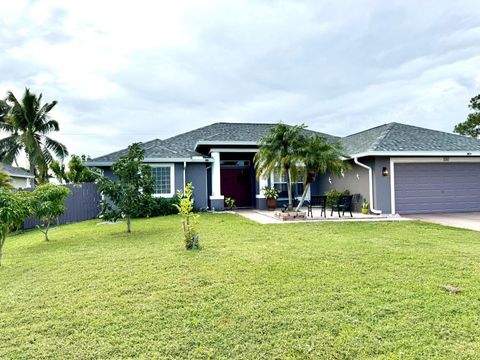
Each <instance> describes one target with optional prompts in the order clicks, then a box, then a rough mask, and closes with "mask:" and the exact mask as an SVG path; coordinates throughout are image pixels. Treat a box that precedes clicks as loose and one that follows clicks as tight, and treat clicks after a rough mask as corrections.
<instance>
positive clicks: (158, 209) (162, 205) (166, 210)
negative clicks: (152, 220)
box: [150, 197, 178, 216]
mask: <svg viewBox="0 0 480 360" xmlns="http://www.w3.org/2000/svg"><path fill="white" fill-rule="evenodd" d="M175 205H178V198H176V197H174V198H173V199H166V198H162V197H158V198H155V199H153V205H152V213H151V215H150V216H167V215H174V214H178V210H177V208H176V207H175Z"/></svg>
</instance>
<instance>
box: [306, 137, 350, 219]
mask: <svg viewBox="0 0 480 360" xmlns="http://www.w3.org/2000/svg"><path fill="white" fill-rule="evenodd" d="M298 154H299V155H298V162H299V163H300V164H301V165H302V166H301V168H300V171H301V172H302V173H303V179H304V183H303V185H304V187H303V194H302V199H301V200H300V202H299V204H298V206H297V208H296V211H299V210H300V207H301V206H302V205H303V202H304V201H305V196H306V195H307V193H308V189H309V188H310V184H311V183H313V182H314V181H315V179H316V177H317V175H318V174H325V173H327V172H328V173H331V174H334V175H340V174H342V173H343V172H344V171H347V170H349V169H350V164H349V163H348V162H346V161H344V160H342V158H345V157H346V155H345V153H344V152H343V148H342V146H341V145H340V144H339V143H333V144H329V143H328V142H326V141H325V139H324V138H323V137H321V136H318V135H314V136H309V137H306V138H305V140H304V143H303V146H302V148H301V149H299V151H298Z"/></svg>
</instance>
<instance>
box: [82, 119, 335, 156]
mask: <svg viewBox="0 0 480 360" xmlns="http://www.w3.org/2000/svg"><path fill="white" fill-rule="evenodd" d="M276 125H277V124H254V123H224V122H220V123H215V124H212V125H208V126H204V127H201V128H198V129H195V130H192V131H188V132H186V133H183V134H179V135H176V136H173V137H171V138H168V139H165V140H159V139H155V140H152V141H149V142H145V143H143V144H141V148H142V149H143V150H145V158H162V159H175V158H177V159H178V158H191V157H192V156H205V155H203V154H201V153H199V152H197V151H195V145H196V144H197V143H198V142H203V141H205V142H209V141H211V142H215V141H218V142H257V141H258V140H259V139H260V138H261V137H263V136H265V135H267V134H268V131H269V130H270V129H271V128H272V127H274V126H276ZM305 132H306V133H307V134H317V135H321V136H323V137H325V138H326V139H327V140H328V141H338V140H339V139H340V138H338V137H335V136H331V135H328V134H323V133H319V132H316V131H312V130H305ZM126 153H127V149H122V150H120V151H116V152H114V153H111V154H108V155H104V156H100V157H97V158H95V159H92V160H90V161H89V162H113V161H116V160H117V159H118V158H119V157H120V156H123V155H126Z"/></svg>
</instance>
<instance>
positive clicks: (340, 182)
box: [87, 123, 480, 214]
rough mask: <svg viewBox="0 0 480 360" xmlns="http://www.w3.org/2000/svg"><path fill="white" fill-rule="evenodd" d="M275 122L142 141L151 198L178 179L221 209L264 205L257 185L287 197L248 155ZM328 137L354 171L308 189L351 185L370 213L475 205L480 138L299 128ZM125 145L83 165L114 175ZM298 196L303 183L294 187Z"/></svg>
mask: <svg viewBox="0 0 480 360" xmlns="http://www.w3.org/2000/svg"><path fill="white" fill-rule="evenodd" d="M275 125H276V124H248V123H215V124H212V125H209V126H205V127H202V128H199V129H195V130H192V131H189V132H186V133H184V134H180V135H177V136H174V137H171V138H168V139H165V140H160V139H155V140H152V141H149V142H145V143H142V144H141V147H142V148H143V150H144V151H145V160H144V161H145V163H147V164H149V165H150V166H151V167H152V172H153V175H154V179H155V194H156V196H163V197H173V196H174V194H175V191H176V190H177V189H182V188H183V186H184V184H186V183H188V182H192V183H193V184H194V187H195V190H194V196H195V202H196V205H197V206H198V207H200V208H206V207H209V208H215V209H223V207H224V199H225V197H231V198H234V199H235V200H236V204H237V206H238V207H256V208H259V209H264V208H265V205H266V204H265V198H264V196H263V194H262V192H261V190H260V189H261V188H262V187H264V186H266V185H269V186H275V187H277V188H278V189H279V190H280V191H281V193H280V201H286V181H285V178H284V177H283V176H281V175H280V174H272V175H271V176H270V177H269V178H265V177H262V176H261V177H260V178H259V179H257V178H256V176H255V170H254V166H253V157H254V155H255V153H256V152H257V150H258V145H257V142H258V140H259V139H260V138H261V137H262V136H264V135H266V134H267V133H268V132H269V130H270V129H271V128H272V127H274V126H275ZM305 131H306V133H307V134H318V135H320V136H323V137H325V138H326V140H327V141H330V142H336V141H339V142H341V143H342V145H343V146H344V148H345V150H346V152H347V153H348V154H350V156H349V158H348V161H350V162H351V164H352V169H351V171H349V172H348V173H345V174H343V175H342V176H340V177H336V176H334V175H331V174H325V175H322V176H319V177H318V178H317V180H316V181H315V182H314V183H313V184H312V186H311V189H310V194H308V196H307V200H308V198H309V197H310V195H311V194H314V195H320V194H323V193H324V192H325V191H327V190H330V189H337V190H345V189H348V190H350V193H352V194H360V197H357V198H366V199H368V200H369V202H370V206H371V211H372V212H374V213H384V214H385V213H387V214H395V213H400V214H408V213H430V212H466V211H480V140H476V139H471V138H467V137H463V136H460V135H454V134H450V133H445V132H441V131H435V130H429V129H425V128H420V127H416V126H411V125H404V124H399V123H389V124H386V125H381V126H378V127H375V128H371V129H368V130H365V131H362V132H359V133H356V134H352V135H349V136H346V137H336V136H332V135H328V134H323V133H318V132H315V131H311V130H305ZM126 151H127V150H126V149H123V150H120V151H117V152H114V153H112V154H108V155H104V156H101V157H98V158H96V159H92V160H91V161H89V162H88V163H87V166H95V167H99V168H101V169H103V170H104V172H105V175H106V176H112V172H111V165H112V164H113V163H114V162H115V161H116V160H118V158H119V157H120V156H122V155H125V154H126ZM293 188H294V193H295V194H296V196H298V197H299V196H300V195H301V193H302V191H303V184H302V183H301V182H300V183H297V184H294V185H293Z"/></svg>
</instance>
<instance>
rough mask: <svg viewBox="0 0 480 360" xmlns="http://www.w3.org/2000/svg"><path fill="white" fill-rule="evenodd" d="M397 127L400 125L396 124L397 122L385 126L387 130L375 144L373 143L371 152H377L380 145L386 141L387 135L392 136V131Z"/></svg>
mask: <svg viewBox="0 0 480 360" xmlns="http://www.w3.org/2000/svg"><path fill="white" fill-rule="evenodd" d="M396 125H398V123H396V122H391V123H388V124H385V130H384V131H383V132H382V133H381V134H380V136H378V137H377V139H376V140H375V141H374V142H372V145H371V147H370V148H369V150H372V151H375V150H376V149H377V148H378V147H379V146H380V144H381V143H382V142H383V140H385V138H386V137H387V135H388V134H390V131H392V129H393V128H394V127H395V126H396Z"/></svg>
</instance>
